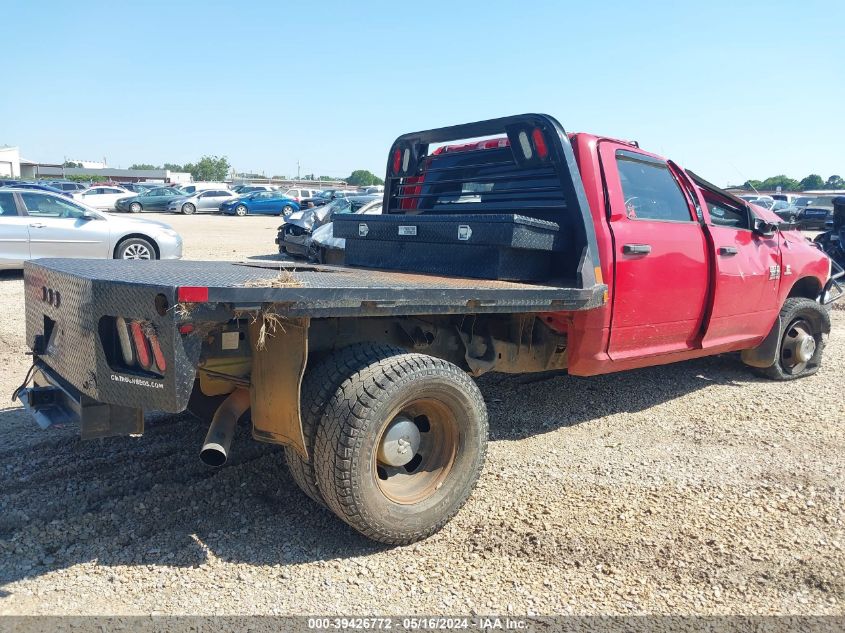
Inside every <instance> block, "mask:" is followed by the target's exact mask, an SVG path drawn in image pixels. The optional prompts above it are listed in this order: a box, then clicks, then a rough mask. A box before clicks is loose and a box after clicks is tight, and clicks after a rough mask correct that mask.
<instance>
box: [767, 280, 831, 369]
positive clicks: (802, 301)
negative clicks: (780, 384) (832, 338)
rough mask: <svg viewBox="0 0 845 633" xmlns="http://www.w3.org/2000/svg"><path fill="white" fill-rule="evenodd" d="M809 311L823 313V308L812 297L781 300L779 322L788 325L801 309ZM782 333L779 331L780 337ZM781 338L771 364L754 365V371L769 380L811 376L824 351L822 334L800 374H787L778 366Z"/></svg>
mask: <svg viewBox="0 0 845 633" xmlns="http://www.w3.org/2000/svg"><path fill="white" fill-rule="evenodd" d="M808 310H809V311H811V312H813V313H816V314H824V313H825V308H824V307H822V306H820V305H819V303H818V302H817V301H814V300H813V299H807V298H805V297H790V298H789V299H787V300H786V301H784V302H783V307H782V308H781V309H780V316H779V320H780V322H782V323H784V324H786V326H787V327H788V326H789V324H790V323H792V322H793V321H794V320H795V319H796V318H797V317H798V316H799V313H801V312H803V311H808ZM782 336H783V334H782V333H781V337H782ZM782 342H783V340H782V338H781V341H778V352H777V358H776V360H775V362H774V364H773V365H771V366H770V367H755V368H754V371H755V372H756V373H757V374H759V375H760V376H763V377H764V378H768V379H770V380H796V379H798V378H805V377H807V376H812V375H813V374H815V373H816V372H817V371H818V370H819V366H820V365H821V361H822V354H823V353H824V347H825V340H824V336H821V335H820V334H819V335H818V336H817V338H816V352H815V354H813V358H812V359H811V360H810V362H809V363H808V364H807V368H806V369H805V370H804V371H802V372H801V373H800V374H788V373H786V372H785V371H783V369H782V368H781V366H780V346H781V344H782Z"/></svg>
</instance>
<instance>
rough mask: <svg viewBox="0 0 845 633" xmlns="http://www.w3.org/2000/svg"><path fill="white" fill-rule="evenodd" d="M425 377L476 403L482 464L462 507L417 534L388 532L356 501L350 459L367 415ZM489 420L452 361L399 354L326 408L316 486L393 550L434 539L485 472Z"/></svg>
mask: <svg viewBox="0 0 845 633" xmlns="http://www.w3.org/2000/svg"><path fill="white" fill-rule="evenodd" d="M420 372H424V373H429V374H437V375H440V376H441V377H448V379H449V380H450V381H452V382H453V383H458V384H460V385H461V386H462V387H463V388H464V393H465V395H468V396H469V397H470V398H471V399H472V400H473V405H474V407H475V409H476V412H477V413H480V416H479V419H480V421H481V429H480V430H481V432H480V438H481V440H480V446H479V447H478V460H477V467H476V468H475V472H474V473H473V474H472V478H471V480H470V481H468V482H467V484H466V486H465V489H464V490H462V491H461V493H460V496H459V500H458V502H457V503H456V504H455V505H454V507H453V508H452V509H451V511H450V512H448V513H446V514H444V515H442V516H440V517H439V518H438V520H437V521H436V522H434V523H430V524H428V525H426V526H420V527H418V528H417V529H414V530H409V531H408V530H406V531H394V530H387V529H385V528H384V527H383V526H381V525H379V521H378V518H377V517H374V516H369V515H368V513H367V509H366V508H365V507H363V506H361V505H359V504H358V503H357V502H356V499H355V497H356V492H357V488H358V487H359V486H358V483H357V482H358V478H357V473H356V471H355V462H354V461H353V460H352V458H351V455H352V452H353V449H354V447H355V445H356V443H357V442H359V441H360V440H361V439H362V435H363V434H364V433H365V432H366V431H365V429H366V425H367V420H368V416H369V415H372V411H373V409H374V408H375V406H376V405H378V404H379V402H380V400H381V399H382V398H387V397H388V395H389V393H390V392H389V391H388V388H389V387H397V385H398V384H399V383H401V382H402V381H403V380H406V379H407V377H408V376H409V375H414V374H418V373H420ZM487 435H488V420H487V414H486V406H485V404H484V400H483V398H482V396H481V392H480V390H479V389H478V387H477V386H476V385H475V383H474V382H473V381H472V379H471V378H470V377H469V376H468V375H467V373H466V372H465V371H463V370H462V369H460V368H459V367H457V366H456V365H453V364H452V363H449V362H447V361H444V360H441V359H438V358H434V357H432V356H427V355H425V354H417V353H408V352H406V351H405V350H394V351H393V353H391V354H390V355H386V356H383V357H382V358H381V359H380V360H378V362H376V363H375V364H371V365H370V366H368V367H366V368H363V369H361V370H360V371H356V372H354V373H352V374H351V375H349V376H348V378H347V379H346V380H345V381H343V383H342V384H341V386H340V387H339V388H338V389H337V391H336V393H335V394H334V396H333V397H332V399H331V400H330V401H329V402H328V403H327V406H326V408H325V411H324V413H323V417H322V420H321V422H320V425H319V428H318V429H317V437H316V443H315V447H314V463H315V468H316V474H317V481H318V483H319V485H320V491H321V492H322V494H323V499H324V500H325V502H326V505H327V506H328V507H329V508H330V509H331V510H332V511H333V512H334V513H335V514H337V515H338V516H339V517H340V518H341V519H343V520H344V521H345V522H346V523H348V524H349V525H350V526H352V527H353V528H354V529H355V530H357V531H358V532H360V533H361V534H363V535H364V536H366V537H368V538H371V539H373V540H376V541H380V542H382V543H387V544H391V545H407V544H410V543H414V542H416V541H419V540H422V539H424V538H427V537H428V536H431V535H432V534H434V533H435V532H437V531H438V530H440V529H441V528H442V527H443V526H444V525H445V524H446V523H448V522H449V521H450V520H451V519H452V518H453V517H454V516H455V514H457V513H458V511H459V510H460V509H461V507H462V506H463V505H464V504H465V503H466V501H467V499H468V498H469V496H470V494H471V493H472V490H473V488H474V487H475V484H476V482H477V480H478V476H479V475H480V473H481V469H482V467H483V465H484V462H485V458H486V452H487Z"/></svg>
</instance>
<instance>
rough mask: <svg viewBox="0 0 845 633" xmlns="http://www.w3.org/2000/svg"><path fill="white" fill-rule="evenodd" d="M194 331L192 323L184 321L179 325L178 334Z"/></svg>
mask: <svg viewBox="0 0 845 633" xmlns="http://www.w3.org/2000/svg"><path fill="white" fill-rule="evenodd" d="M193 331H194V324H193V323H185V324H183V325H180V326H179V334H183V335H188V334H190V333H191V332H193Z"/></svg>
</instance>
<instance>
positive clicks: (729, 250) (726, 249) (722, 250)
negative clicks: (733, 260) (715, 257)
mask: <svg viewBox="0 0 845 633" xmlns="http://www.w3.org/2000/svg"><path fill="white" fill-rule="evenodd" d="M738 252H739V251H737V250H736V248H734V247H733V246H720V247H719V255H725V256H726V257H731V256H733V255H736V254H737V253H738Z"/></svg>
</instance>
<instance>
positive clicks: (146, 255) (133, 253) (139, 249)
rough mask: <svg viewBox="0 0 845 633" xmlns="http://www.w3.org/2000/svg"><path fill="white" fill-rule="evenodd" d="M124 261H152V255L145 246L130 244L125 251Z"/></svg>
mask: <svg viewBox="0 0 845 633" xmlns="http://www.w3.org/2000/svg"><path fill="white" fill-rule="evenodd" d="M123 259H152V253H150V249H149V248H147V247H146V246H144V245H143V244H130V245H129V246H127V247H126V248H124V249H123Z"/></svg>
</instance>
